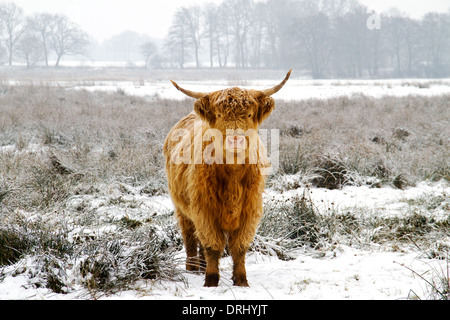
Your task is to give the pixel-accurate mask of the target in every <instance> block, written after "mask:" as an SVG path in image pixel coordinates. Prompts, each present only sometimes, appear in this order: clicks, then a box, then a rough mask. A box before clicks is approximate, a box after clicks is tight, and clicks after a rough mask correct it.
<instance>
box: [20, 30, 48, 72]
mask: <svg viewBox="0 0 450 320" xmlns="http://www.w3.org/2000/svg"><path fill="white" fill-rule="evenodd" d="M39 40H40V39H39V38H38V37H37V36H36V35H35V34H33V33H29V32H27V33H25V34H24V35H23V36H22V37H21V38H20V41H19V43H18V44H17V55H18V56H19V57H20V58H22V59H23V60H24V61H25V62H26V64H27V68H31V67H32V66H34V65H35V64H36V63H37V62H38V61H39V60H40V59H41V58H42V57H43V55H44V54H43V53H44V51H43V48H42V46H41V44H40V41H39Z"/></svg>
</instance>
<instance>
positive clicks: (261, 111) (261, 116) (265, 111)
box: [256, 95, 275, 124]
mask: <svg viewBox="0 0 450 320" xmlns="http://www.w3.org/2000/svg"><path fill="white" fill-rule="evenodd" d="M258 100H259V107H258V113H257V117H256V119H257V121H258V123H259V124H261V122H263V121H264V120H266V119H267V117H268V116H270V114H271V113H272V111H273V110H274V109H275V101H274V100H273V98H272V97H269V96H266V95H261V96H260V97H258Z"/></svg>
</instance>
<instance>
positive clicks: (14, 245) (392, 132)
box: [0, 69, 450, 299]
mask: <svg viewBox="0 0 450 320" xmlns="http://www.w3.org/2000/svg"><path fill="white" fill-rule="evenodd" d="M283 77H284V74H283V72H279V71H270V72H266V73H264V74H263V75H261V74H260V73H258V72H256V71H246V72H239V71H237V70H232V71H223V72H212V71H210V70H204V71H192V70H186V71H184V72H175V71H171V72H167V73H163V72H150V71H141V70H138V71H136V72H135V71H134V70H120V69H117V70H115V69H111V70H101V71H98V70H91V69H86V70H83V69H76V70H72V69H61V70H51V71H50V70H47V71H46V70H32V71H24V70H10V69H5V70H3V71H2V72H1V73H0V84H1V85H0V299H99V298H102V299H138V298H139V299H201V298H206V299H247V298H251V299H321V298H322V299H323V298H325V299H448V298H449V268H450V265H449V260H448V259H449V257H448V255H449V247H450V199H449V198H450V197H449V193H450V81H449V80H448V79H440V80H423V79H421V80H419V79H402V80H370V81H369V80H364V81H363V80H361V81H356V80H353V81H347V80H326V81H325V80H324V81H319V80H314V81H312V80H307V79H301V77H297V78H296V77H295V75H294V79H292V81H291V82H288V84H287V85H286V88H285V89H283V90H282V91H280V92H279V93H278V94H277V95H276V96H274V98H275V99H276V102H277V106H276V110H275V111H274V113H273V114H272V115H271V116H270V118H269V119H268V120H267V121H266V122H265V123H264V125H263V128H265V129H279V130H280V153H279V169H278V170H277V171H276V172H274V173H273V174H272V175H271V176H270V177H269V178H268V182H267V188H266V192H265V195H264V202H265V209H264V217H263V220H262V221H261V225H260V227H259V229H258V232H257V236H256V238H255V240H254V243H253V245H252V247H251V250H250V252H249V254H248V258H247V273H248V280H249V283H250V286H251V287H250V288H249V289H243V288H235V287H233V286H232V283H231V280H230V278H231V272H232V271H231V270H232V266H231V260H230V258H229V257H227V256H225V257H224V258H223V259H222V261H221V282H220V285H219V287H218V288H215V289H211V288H203V287H202V284H203V276H202V275H199V274H195V273H189V272H186V271H185V270H184V256H185V254H184V249H183V245H182V239H181V235H180V232H179V229H178V226H177V225H176V223H175V219H174V217H173V208H172V204H171V201H170V198H169V196H168V193H167V184H166V180H165V172H164V159H163V156H162V151H161V149H162V144H163V142H164V139H165V137H166V135H167V133H168V132H169V130H170V128H171V126H173V125H174V124H175V123H176V121H178V119H179V118H180V117H182V116H184V115H186V114H188V113H189V112H190V111H191V110H192V103H193V101H192V100H188V99H185V98H184V96H182V95H181V94H180V93H179V92H178V91H177V90H176V89H175V88H173V87H171V85H170V82H169V81H168V80H169V79H170V78H172V79H174V80H177V81H178V82H179V83H180V84H183V85H185V86H186V87H188V88H190V89H193V90H199V91H209V90H217V89H219V88H223V87H227V86H246V87H251V88H259V87H264V86H271V85H274V84H276V83H278V82H279V81H280V80H281V79H282V78H283ZM208 79H210V81H208Z"/></svg>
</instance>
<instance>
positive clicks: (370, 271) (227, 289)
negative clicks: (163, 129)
mask: <svg viewBox="0 0 450 320" xmlns="http://www.w3.org/2000/svg"><path fill="white" fill-rule="evenodd" d="M178 83H179V84H180V85H182V86H183V87H186V88H188V89H189V90H193V91H202V92H205V91H206V92H208V91H215V90H220V89H223V88H226V87H229V86H230V83H229V82H228V81H226V80H223V81H178ZM276 83H277V81H266V80H265V81H254V82H252V81H249V82H247V83H246V85H245V87H247V88H252V89H262V88H267V87H270V86H273V85H274V84H276ZM11 84H14V83H13V82H11ZM49 85H58V86H63V87H67V88H72V89H76V90H81V89H84V90H92V91H94V90H102V91H107V92H116V91H117V90H122V91H123V92H125V93H126V94H130V95H137V96H144V97H150V98H151V97H155V96H156V97H160V98H170V99H184V98H185V96H184V95H183V94H181V93H180V92H178V91H177V90H176V89H175V88H174V87H173V86H172V84H171V83H170V82H169V81H156V82H148V81H143V82H142V83H136V82H133V81H101V82H100V81H94V82H89V84H88V85H83V84H80V85H74V84H73V83H61V82H58V83H56V82H55V83H51V84H49ZM241 87H242V85H241ZM359 94H365V95H367V96H372V97H381V96H386V95H387V96H389V95H392V96H407V95H426V96H428V95H440V94H450V79H442V80H426V79H425V80H424V79H401V80H302V79H291V80H290V81H289V85H288V86H286V87H285V88H284V89H283V91H282V92H280V93H279V94H277V96H276V98H277V99H284V100H300V99H310V98H320V99H327V98H332V97H336V96H352V95H359ZM30 149H34V146H33V147H30ZM28 151H29V150H26V151H23V152H28ZM9 152H17V151H16V149H15V146H2V147H0V153H9ZM287 178H289V177H287ZM119 188H120V186H104V187H102V192H103V195H101V196H98V195H95V196H94V195H84V196H74V197H73V198H72V199H70V201H69V202H68V204H67V205H68V207H69V208H71V207H73V208H76V207H77V206H80V205H81V204H83V203H85V204H87V205H88V209H89V210H90V211H95V212H96V213H97V215H99V220H104V221H107V220H111V219H115V220H118V219H121V218H122V217H124V216H129V217H131V218H133V219H137V220H144V219H145V218H148V216H149V215H150V216H151V215H152V214H156V213H158V212H167V211H171V210H173V206H172V203H171V200H170V198H169V197H168V196H167V195H159V196H153V197H150V196H147V195H141V194H140V193H139V192H138V191H137V190H133V189H132V187H130V186H126V188H128V189H129V191H130V192H129V193H128V194H127V195H124V194H123V193H122V192H119V191H118V190H119ZM303 191H304V189H303V188H299V189H296V190H288V191H285V192H279V191H275V190H271V189H267V190H266V192H265V194H264V199H265V201H266V202H267V201H271V199H288V198H292V197H293V196H295V195H296V194H302V192H303ZM448 194H450V185H449V184H448V183H445V182H439V183H429V182H422V183H419V184H418V185H417V186H415V187H410V188H407V189H405V190H399V189H394V188H391V187H388V186H384V187H382V188H370V187H369V186H346V187H344V188H343V189H342V190H326V189H318V188H312V189H311V193H310V196H311V200H312V201H313V203H314V204H315V205H316V206H317V208H318V209H319V210H321V211H323V210H325V209H326V208H330V207H332V208H333V209H336V210H339V211H341V212H343V211H345V210H352V211H358V212H363V214H367V215H371V214H372V215H384V216H395V215H401V214H404V212H405V208H406V207H407V206H408V201H410V200H414V199H418V198H420V197H422V198H426V197H432V196H436V195H448ZM119 198H120V199H121V201H122V202H123V203H131V202H133V203H134V204H136V205H134V206H132V207H130V206H126V205H124V206H119V207H118V206H117V205H113V204H111V199H116V200H117V199H119ZM448 207H449V205H448V200H447V207H446V208H447V209H448ZM428 214H430V215H433V217H434V218H435V219H437V220H439V219H444V218H447V217H448V214H449V212H448V211H446V209H445V208H443V209H442V210H434V211H433V212H431V211H430V212H429V213H428ZM114 231H115V229H114V227H111V226H107V227H102V226H100V227H99V229H96V230H91V229H87V228H85V229H82V228H74V230H73V231H72V234H73V237H76V236H86V235H89V234H91V233H112V232H114ZM291 255H292V256H293V257H295V259H293V260H290V261H282V260H280V259H278V258H277V257H276V256H267V255H263V254H261V253H258V252H250V253H249V254H248V255H247V260H246V267H247V275H248V281H249V284H250V288H238V287H234V286H233V285H232V281H231V280H230V279H231V274H232V261H231V258H230V257H225V258H223V259H222V260H221V265H220V273H221V280H220V283H219V287H217V288H205V287H203V282H204V276H203V275H201V274H195V273H190V272H184V273H183V276H184V277H185V281H184V282H175V281H169V280H162V281H156V282H155V281H145V280H142V281H141V282H140V283H138V284H137V286H138V289H136V290H129V291H122V292H119V293H116V294H113V295H111V296H106V297H102V298H103V299H211V300H214V299H231V300H234V299H253V300H271V299H389V300H391V299H406V298H411V297H415V296H416V295H418V296H421V297H426V296H427V291H428V290H429V289H428V288H427V287H426V285H425V281H424V280H423V279H421V278H420V277H418V276H417V274H427V275H428V276H431V273H430V270H445V269H446V267H447V265H446V264H447V263H448V262H447V261H445V260H437V259H429V258H426V257H424V256H423V253H422V252H420V251H419V250H407V251H404V250H397V251H391V249H389V248H386V247H381V246H375V245H374V246H371V247H370V248H355V247H350V246H346V245H336V247H335V248H333V249H332V250H330V249H328V250H326V251H323V252H321V251H318V250H311V249H307V248H301V249H297V250H296V251H294V252H292V253H291ZM177 258H179V259H178V260H179V261H180V269H181V268H183V266H184V258H185V252H184V251H181V252H179V254H178V257H177ZM32 259H33V258H31V257H30V258H25V259H24V260H21V261H19V262H18V263H16V264H14V265H12V266H7V267H4V268H3V269H1V268H0V300H3V299H84V298H89V297H90V296H89V292H88V291H87V290H86V289H84V288H82V287H81V286H77V285H75V290H72V291H71V292H69V293H68V294H65V295H62V294H55V293H53V292H51V291H50V290H49V289H46V288H34V287H32V286H30V283H29V281H30V278H29V277H28V276H27V275H25V274H24V273H23V272H22V271H21V270H22V269H23V266H24V265H26V266H30V265H33V263H35V261H33V260H32ZM411 270H414V271H416V272H417V274H416V273H414V272H412V271H411ZM66 271H67V272H69V273H70V270H66ZM2 275H10V276H5V277H2ZM70 276H71V275H70V274H69V277H70Z"/></svg>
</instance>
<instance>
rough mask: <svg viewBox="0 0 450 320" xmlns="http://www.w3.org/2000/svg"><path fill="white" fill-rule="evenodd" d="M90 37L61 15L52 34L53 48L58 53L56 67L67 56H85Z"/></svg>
mask: <svg viewBox="0 0 450 320" xmlns="http://www.w3.org/2000/svg"><path fill="white" fill-rule="evenodd" d="M88 43H89V41H88V35H87V34H86V33H85V32H84V31H83V30H81V29H80V28H79V27H78V26H77V25H75V24H74V23H73V22H71V21H70V20H69V18H67V17H66V16H63V15H59V16H58V19H57V21H56V23H55V28H54V30H53V32H52V33H51V46H52V48H53V50H54V51H55V53H56V56H57V59H56V65H55V66H56V67H58V66H59V63H60V61H61V58H62V57H63V56H66V55H78V54H83V53H84V51H85V49H86V46H87V45H88Z"/></svg>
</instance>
